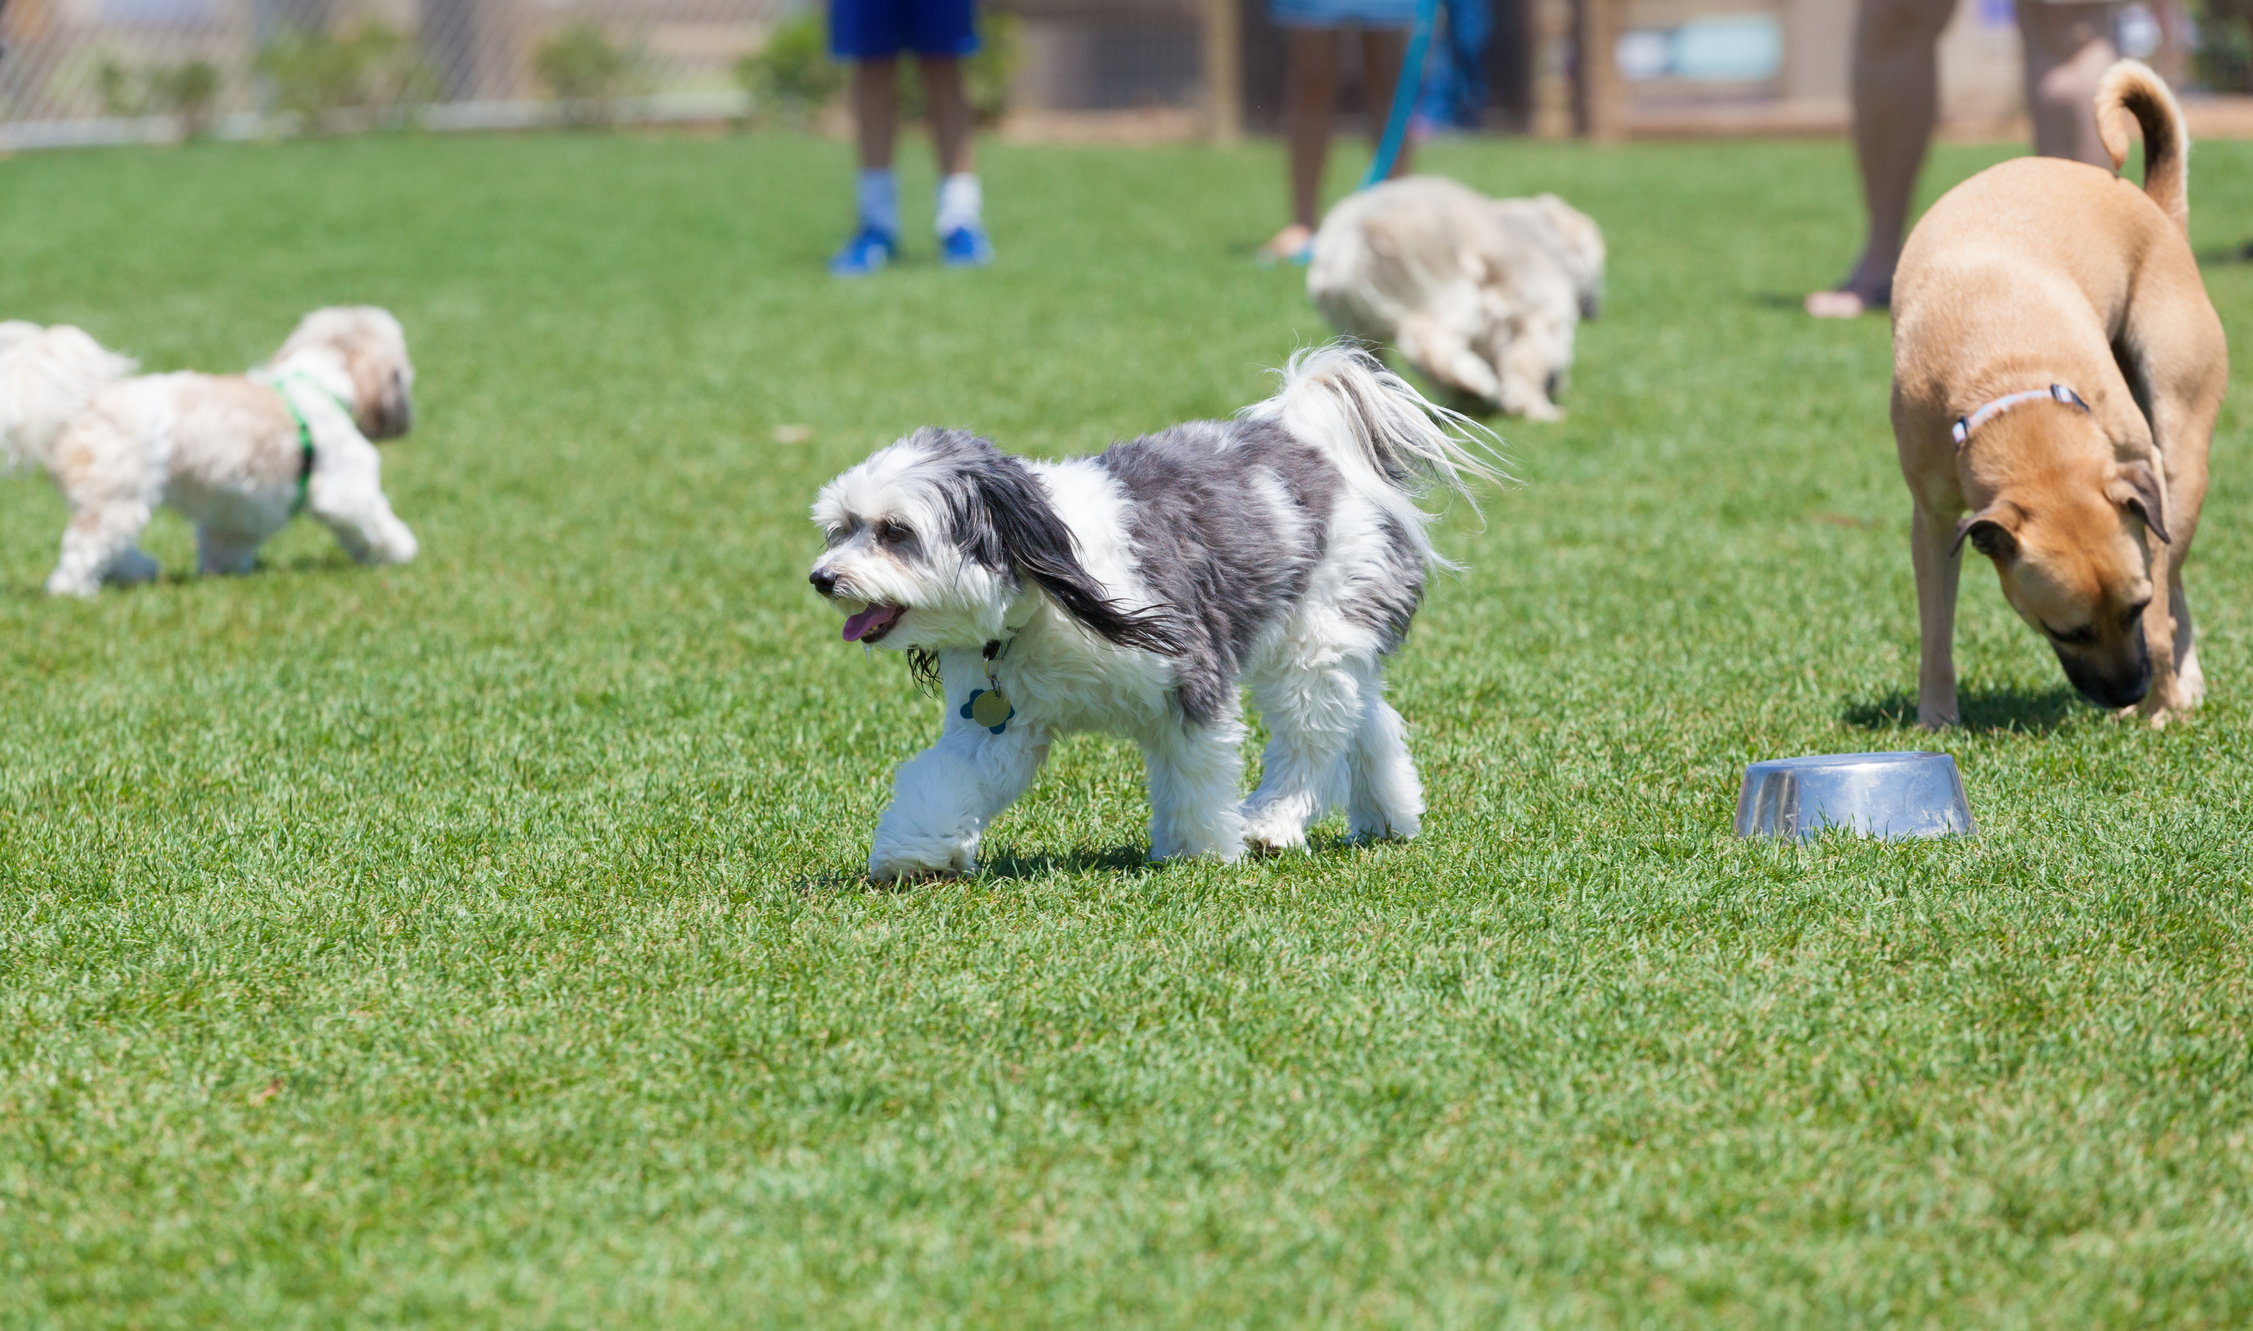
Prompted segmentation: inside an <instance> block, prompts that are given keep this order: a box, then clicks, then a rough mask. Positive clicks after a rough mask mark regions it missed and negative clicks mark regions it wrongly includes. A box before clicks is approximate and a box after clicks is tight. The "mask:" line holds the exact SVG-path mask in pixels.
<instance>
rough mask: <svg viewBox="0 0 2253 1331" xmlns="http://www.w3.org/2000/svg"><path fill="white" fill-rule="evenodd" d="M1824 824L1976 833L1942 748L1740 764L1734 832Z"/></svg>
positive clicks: (1773, 833) (1863, 830)
mask: <svg viewBox="0 0 2253 1331" xmlns="http://www.w3.org/2000/svg"><path fill="white" fill-rule="evenodd" d="M1825 828H1838V829H1840V830H1842V831H1849V832H1856V833H1860V834H1862V835H1864V836H1874V837H1888V838H1890V837H1928V836H1956V835H1962V836H1975V835H1977V834H1978V831H1979V829H1978V828H1977V827H1976V826H1974V825H1973V823H1972V821H1971V803H1970V801H1968V800H1966V799H1965V798H1964V782H1963V777H1962V776H1960V775H1959V774H1958V773H1957V771H1956V760H1955V759H1954V758H1952V757H1950V756H1948V755H1947V754H1945V753H1833V754H1824V755H1819V756H1816V757H1812V758H1779V759H1777V760H1776V761H1774V762H1765V763H1754V764H1752V765H1751V766H1750V767H1747V768H1745V783H1744V788H1743V789H1742V790H1741V791H1739V792H1738V794H1737V835H1738V836H1768V837H1784V838H1786V839H1797V838H1800V837H1811V836H1813V835H1815V834H1816V833H1817V832H1820V831H1822V830H1823V829H1825Z"/></svg>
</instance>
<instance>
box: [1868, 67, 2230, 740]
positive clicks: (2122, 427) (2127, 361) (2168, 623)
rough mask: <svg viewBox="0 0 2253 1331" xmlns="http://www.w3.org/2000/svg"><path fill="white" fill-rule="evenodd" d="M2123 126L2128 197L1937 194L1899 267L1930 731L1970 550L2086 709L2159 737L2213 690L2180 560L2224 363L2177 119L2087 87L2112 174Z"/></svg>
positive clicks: (2053, 182)
mask: <svg viewBox="0 0 2253 1331" xmlns="http://www.w3.org/2000/svg"><path fill="white" fill-rule="evenodd" d="M2131 117H2133V119H2134V120H2135V122H2136V123H2137V124H2138V125H2139V126H2140V127H2141V129H2142V132H2143V142H2144V159H2145V169H2144V187H2143V189H2142V190H2140V191H2139V190H2137V189H2136V188H2135V186H2133V185H2132V184H2130V183H2128V182H2127V181H2125V180H2122V179H2120V178H2118V177H2117V176H2115V175H2113V174H2112V173H2110V172H2107V171H2103V170H2100V169H2098V168H2096V167H2092V166H2087V165H2083V164H2081V163H2078V162H2068V161H2061V160H2058V159H2055V158H2047V157H2022V158H2019V159H2017V160H2015V161H2010V162H2005V163H2003V164H2002V165H2000V166H1996V167H1993V168H1990V169H1989V170H1986V171H1983V172H1981V173H1980V174H1978V175H1976V176H1974V177H1972V178H1971V179H1970V180H1967V181H1965V182H1964V183H1963V184H1961V185H1958V186H1957V187H1956V188H1955V189H1953V190H1950V191H1949V192H1948V194H1947V195H1946V196H1945V197H1943V198H1942V199H1941V200H1940V202H1938V203H1936V204H1934V205H1933V207H1932V211H1931V212H1929V213H1926V214H1925V216H1924V220H1923V221H1921V222H1919V223H1918V224H1917V228H1916V231H1915V232H1914V233H1913V234H1911V235H1910V237H1909V243H1908V245H1907V247H1906V248H1905V249H1904V250H1903V251H1902V254H1901V266H1900V269H1899V271H1898V272H1897V274H1896V275H1895V277H1894V282H1893V302H1894V303H1893V434H1894V440H1895V442H1896V444H1897V445H1898V446H1899V449H1900V454H1901V472H1902V475H1903V476H1904V477H1906V478H1907V480H1908V483H1909V493H1910V494H1911V496H1912V497H1913V498H1914V500H1915V505H1916V511H1915V527H1914V535H1913V536H1912V537H1911V546H1912V552H1913V554H1914V556H1915V559H1916V574H1917V612H1918V620H1919V625H1920V628H1921V630H1922V636H1923V650H1922V659H1921V664H1920V666H1919V669H1918V673H1917V720H1918V721H1919V722H1920V723H1921V724H1923V725H1925V726H1927V727H1933V728H1937V727H1940V726H1945V725H1952V724H1954V723H1955V721H1956V668H1955V662H1954V659H1953V640H1954V637H1955V623H1956V580H1957V573H1958V571H1959V568H1960V564H1959V560H1960V559H1961V556H1962V548H1963V543H1964V542H1965V540H1967V539H1968V540H1969V541H1970V542H1971V544H1972V546H1973V548H1975V549H1977V550H1978V551H1979V552H1980V553H1981V554H1983V555H1986V556H1987V557H1988V558H1989V559H1992V560H1993V561H1994V563H1995V570H1996V572H1997V573H1998V574H2000V575H2001V577H2002V584H2003V595H2004V597H2005V598H2006V599H2008V600H2009V601H2010V604H2011V608H2012V609H2014V610H2016V611H2017V612H2018V614H2019V617H2020V618H2022V619H2024V620H2025V621H2026V622H2027V623H2028V624H2030V625H2032V626H2033V628H2034V629H2035V631H2036V632H2038V633H2040V634H2042V636H2043V637H2044V638H2046V639H2047V640H2048V641H2049V643H2050V645H2051V647H2052V648H2054V649H2055V650H2056V652H2057V658H2058V661H2059V662H2060V663H2061V664H2062V665H2063V666H2064V667H2065V677H2066V678H2067V679H2069V680H2071V681H2072V683H2073V687H2075V688H2077V689H2079V690H2080V691H2081V692H2082V693H2083V694H2084V695H2086V696H2087V697H2089V698H2090V699H2091V700H2093V701H2095V702H2097V703H2100V704H2102V705H2104V706H2107V707H2118V708H2126V707H2130V706H2137V707H2138V710H2139V711H2140V713H2141V714H2142V715H2144V716H2146V717H2148V718H2150V720H2151V721H2152V722H2153V723H2154V724H2164V723H2165V722H2166V721H2167V719H2168V718H2170V717H2173V716H2179V715H2181V714H2183V713H2185V712H2188V711H2189V710H2190V709H2191V708H2194V707H2196V706H2197V705H2198V704H2199V701H2200V700H2201V699H2202V698H2203V697H2204V696H2205V693H2206V684H2205V680H2204V678H2203V677H2202V676H2201V675H2200V673H2199V669H2198V654H2197V649H2196V645H2195V640H2194V638H2193V636H2192V631H2191V618H2190V605H2189V603H2188V602H2187V601H2185V600H2184V599H2183V580H2182V566H2183V561H2184V560H2185V559H2186V558H2187V557H2188V556H2189V554H2190V543H2191V539H2192V538H2193V537H2194V536H2196V535H2197V533H2198V509H2199V505H2200V503H2201V502H2202V501H2203V500H2204V499H2205V496H2206V449H2207V440H2208V435H2209V434H2210V433H2211V432H2212V430H2213V427H2214V416H2215V413H2216V412H2217V411H2219V410H2220V408H2221V404H2222V392H2223V389H2224V388H2225V387H2226V386H2227V383H2228V379H2229V352H2228V348H2227V346H2226V345H2225V344H2224V342H2223V337H2222V325H2221V321H2220V320H2219V319H2217V318H2216V317H2215V315H2214V307H2213V305H2212V304H2211V303H2209V302H2208V301H2207V299H2206V288H2205V285H2204V284H2203V283H2202V282H2201V281H2200V279H2199V274H2198V262H2197V260H2196V259H2195V258H2194V257H2193V256H2192V254H2191V250H2190V242H2189V238H2188V229H2189V216H2190V213H2189V206H2188V201H2187V169H2186V168H2187V164H2186V160H2185V159H2186V158H2187V157H2188V155H2189V152H2190V140H2189V137H2188V136H2187V135H2186V134H2185V133H2184V130H2183V119H2182V112H2181V111H2180V110H2179V109H2178V108H2177V107H2176V105H2175V99H2174V97H2173V96H2172V95H2171V94H2169V93H2168V91H2167V87H2166V85H2165V84H2163V83H2161V82H2160V80H2159V78H2158V76H2157V75H2155V74H2153V73H2152V72H2151V71H2150V70H2148V69H2146V68H2144V67H2143V66H2142V65H2140V64H2137V63H2135V62H2134V61H2128V60H2123V61H2121V62H2120V63H2119V64H2116V65H2114V66H2113V67H2112V69H2111V70H2110V72H2108V73H2107V74H2106V75H2105V78H2104V82H2103V84H2102V86H2100V87H2099V89H2098V91H2097V123H2098V126H2099V127H2100V129H2101V131H2102V133H2103V136H2104V145H2105V149H2106V150H2107V151H2108V152H2109V153H2111V155H2112V161H2113V166H2114V168H2115V169H2117V168H2118V167H2119V165H2120V163H2122V162H2123V161H2125V160H2126V159H2127V155H2128V148H2129V146H2130V142H2131V141H2130V139H2129V135H2128V124H2127V122H2128V120H2129V119H2130V118H2131ZM1967 510H1968V511H1969V516H1964V517H1960V519H1959V515H1962V514H1964V513H1966V511H1967ZM2161 589H2164V592H2165V594H2164V595H2162V594H2160V590H2161ZM2139 705H2140V706H2139Z"/></svg>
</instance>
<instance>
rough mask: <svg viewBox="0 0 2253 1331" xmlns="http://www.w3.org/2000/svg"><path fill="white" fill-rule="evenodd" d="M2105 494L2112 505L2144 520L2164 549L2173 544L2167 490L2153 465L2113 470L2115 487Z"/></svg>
mask: <svg viewBox="0 0 2253 1331" xmlns="http://www.w3.org/2000/svg"><path fill="white" fill-rule="evenodd" d="M2104 493H2105V497H2106V498H2108V499H2110V500H2111V501H2112V502H2113V503H2115V504H2118V505H2120V507H2122V508H2125V509H2128V510H2129V511H2131V512H2133V513H2134V514H2135V515H2136V516H2137V517H2139V518H2142V519H2143V525H2144V526H2146V527H2149V528H2150V529H2151V534H2152V535H2154V536H2156V537H2158V538H2159V543H2160V544H2161V545H2173V544H2174V542H2173V541H2172V540H2170V539H2169V538H2168V536H2167V514H2166V490H2165V488H2164V487H2162V486H2161V485H2160V484H2159V476H2158V474H2157V473H2156V472H2154V471H2152V469H2151V464H2150V463H2148V462H2123V463H2121V464H2120V465H2119V466H2117V467H2115V468H2114V469H2113V476H2112V484H2110V485H2108V486H2106V487H2105V489H2104Z"/></svg>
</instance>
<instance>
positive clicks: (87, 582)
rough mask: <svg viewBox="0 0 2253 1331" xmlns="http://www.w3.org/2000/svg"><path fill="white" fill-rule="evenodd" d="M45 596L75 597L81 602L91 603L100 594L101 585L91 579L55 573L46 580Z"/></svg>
mask: <svg viewBox="0 0 2253 1331" xmlns="http://www.w3.org/2000/svg"><path fill="white" fill-rule="evenodd" d="M47 594H48V595H49V596H76V597H78V598H80V599H81V600H87V601H91V600H93V599H94V598H95V597H97V596H99V595H101V594H102V584H101V583H100V582H99V581H97V580H94V579H91V578H81V577H77V576H75V575H66V574H62V573H57V574H55V575H54V576H53V577H51V578H49V579H47Z"/></svg>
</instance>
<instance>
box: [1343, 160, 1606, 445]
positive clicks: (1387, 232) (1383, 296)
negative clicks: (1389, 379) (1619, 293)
mask: <svg viewBox="0 0 2253 1331" xmlns="http://www.w3.org/2000/svg"><path fill="white" fill-rule="evenodd" d="M1306 289H1307V294H1309V295H1311V296H1313V297H1314V303H1315V304H1316V305H1317V306H1319V307H1320V308H1321V310H1322V313H1323V315H1324V316H1325V317H1327V318H1328V319H1329V320H1330V322H1331V323H1332V324H1333V325H1335V326H1336V327H1337V329H1338V331H1339V332H1342V333H1346V334H1349V335H1351V336H1354V337H1358V338H1363V339H1365V340H1367V341H1370V342H1389V343H1391V344H1393V345H1394V346H1396V347H1398V348H1399V350H1400V354H1401V355H1402V356H1404V357H1406V358H1407V360H1408V363H1409V364H1411V365H1413V366H1415V367H1416V368H1417V369H1418V370H1419V371H1421V372H1422V373H1424V374H1425V375H1427V376H1429V377H1430V378H1431V379H1432V380H1433V381H1434V382H1436V383H1440V384H1443V385H1445V386H1446V387H1447V388H1449V389H1451V390H1453V391H1454V392H1457V393H1461V394H1463V395H1464V396H1466V397H1470V398H1476V399H1479V400H1481V401H1483V402H1486V403H1488V404H1491V405H1492V406H1494V407H1497V408H1499V409H1501V410H1502V411H1506V412H1509V413H1510V414H1512V415H1516V416H1529V417H1532V418H1533V419H1535V420H1555V419H1557V418H1558V417H1560V416H1562V415H1563V414H1564V413H1563V412H1561V411H1559V410H1558V409H1557V404H1556V396H1557V392H1558V389H1559V388H1560V387H1561V386H1562V385H1563V383H1564V379H1565V374H1566V371H1567V370H1569V369H1570V368H1571V366H1572V342H1573V334H1574V331H1575V330H1576V329H1577V328H1578V326H1579V323H1580V321H1581V320H1582V319H1583V318H1588V319H1593V318H1595V317H1596V309H1597V306H1598V305H1599V304H1600V303H1601V302H1602V300H1603V293H1604V237H1603V233H1602V232H1600V231H1598V230H1597V229H1596V224H1595V223H1594V222H1592V221H1590V220H1589V219H1588V217H1587V216H1586V215H1585V214H1582V213H1579V212H1576V211H1574V210H1573V209H1572V208H1570V207H1568V206H1566V204H1565V203H1564V201H1563V200H1561V199H1559V198H1558V197H1557V196H1556V195H1554V194H1543V195H1540V196H1538V197H1536V198H1531V199H1489V198H1487V197H1486V196H1485V195H1483V194H1480V193H1479V192H1477V191H1476V190H1473V189H1470V188H1468V187H1466V186H1463V185H1459V184H1456V183H1455V182H1454V181H1452V180H1447V179H1443V178H1441V177H1439V176H1409V177H1407V178H1405V179H1402V180H1395V181H1389V182H1387V183H1385V184H1382V185H1379V186H1377V187H1376V188H1374V189H1369V190H1363V191H1361V192H1360V193H1358V194H1354V195H1351V196H1349V197H1347V198H1346V199H1344V200H1342V201H1340V202H1339V204H1338V206H1337V207H1335V208H1332V209H1331V210H1330V215H1329V216H1327V217H1325V218H1323V219H1322V229H1321V230H1319V231H1317V232H1316V233H1315V235H1314V260H1313V263H1312V265H1311V266H1310V267H1309V268H1308V269H1307V275H1306Z"/></svg>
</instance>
